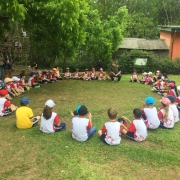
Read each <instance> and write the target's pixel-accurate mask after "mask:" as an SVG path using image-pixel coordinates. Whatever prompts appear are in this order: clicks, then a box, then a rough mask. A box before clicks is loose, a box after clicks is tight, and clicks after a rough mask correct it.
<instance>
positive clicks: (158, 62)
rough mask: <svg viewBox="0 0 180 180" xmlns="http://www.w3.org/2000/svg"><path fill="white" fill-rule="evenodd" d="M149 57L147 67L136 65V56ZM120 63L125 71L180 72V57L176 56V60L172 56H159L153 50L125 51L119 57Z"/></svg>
mask: <svg viewBox="0 0 180 180" xmlns="http://www.w3.org/2000/svg"><path fill="white" fill-rule="evenodd" d="M137 57H139V58H147V65H146V66H145V67H138V66H134V58H137ZM117 62H118V64H119V65H120V66H121V67H122V69H123V73H125V74H126V73H132V72H133V70H137V71H138V72H139V73H141V72H143V71H146V72H148V71H151V72H156V70H158V69H159V70H160V71H161V72H163V73H168V74H179V69H180V59H179V58H176V59H175V60H174V61H172V60H171V58H170V57H164V58H159V57H158V56H157V55H155V54H153V53H152V52H148V51H143V50H131V51H126V52H124V54H123V55H120V56H119V57H118V58H117Z"/></svg>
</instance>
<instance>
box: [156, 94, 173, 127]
mask: <svg viewBox="0 0 180 180" xmlns="http://www.w3.org/2000/svg"><path fill="white" fill-rule="evenodd" d="M170 103H171V101H170V100H169V99H168V98H165V97H163V98H162V99H161V104H162V108H161V109H160V110H159V112H158V118H159V120H160V121H161V122H160V126H159V127H161V128H173V127H174V116H173V111H172V110H171V109H170V107H169V104H170Z"/></svg>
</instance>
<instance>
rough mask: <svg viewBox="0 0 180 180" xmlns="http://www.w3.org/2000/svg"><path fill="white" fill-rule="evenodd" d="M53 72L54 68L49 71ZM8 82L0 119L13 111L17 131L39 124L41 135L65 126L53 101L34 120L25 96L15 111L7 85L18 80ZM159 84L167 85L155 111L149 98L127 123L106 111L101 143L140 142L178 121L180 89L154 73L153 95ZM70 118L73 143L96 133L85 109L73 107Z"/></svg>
mask: <svg viewBox="0 0 180 180" xmlns="http://www.w3.org/2000/svg"><path fill="white" fill-rule="evenodd" d="M55 70H56V69H54V70H53V71H55ZM67 72H68V71H67ZM44 74H46V73H44ZM35 75H36V74H35V73H34V72H31V73H30V78H29V81H28V84H25V82H23V81H21V82H20V83H22V92H23V90H26V88H28V87H33V85H34V82H33V81H32V80H33V79H34V77H35ZM24 76H25V74H23V73H21V75H20V78H21V80H22V79H25V77H24ZM65 76H66V75H65ZM69 77H70V76H69ZM160 77H161V78H160ZM16 78H17V77H16ZM9 79H10V78H9ZM12 80H13V81H9V82H8V81H7V78H6V79H5V81H6V84H5V83H4V82H0V116H5V115H8V114H10V113H12V112H13V111H16V125H17V127H18V128H19V129H27V128H31V127H33V126H35V125H37V124H38V122H39V121H40V130H41V131H42V132H44V133H54V132H58V131H61V130H63V129H64V128H65V127H66V124H65V123H63V122H60V119H59V117H58V115H57V113H55V112H54V107H55V103H54V101H53V100H48V101H46V102H45V107H44V109H43V112H42V114H41V116H36V117H34V114H33V111H32V109H31V108H29V104H30V100H29V99H28V98H27V97H23V98H21V99H20V105H21V106H20V107H19V108H17V107H16V106H14V105H12V104H11V103H10V101H9V100H8V96H9V94H8V92H9V86H11V83H12V82H13V83H16V81H18V82H19V81H20V80H19V79H15V78H12ZM56 80H58V79H56ZM42 81H43V79H42ZM162 82H166V83H167V87H168V89H167V91H163V94H162V95H163V96H164V97H163V98H162V99H161V104H162V106H161V107H160V108H159V109H158V110H157V109H156V107H154V103H155V101H154V98H153V97H147V98H146V99H145V103H144V104H143V106H142V109H138V108H136V109H134V110H133V115H134V120H133V121H130V120H129V119H128V118H126V117H124V116H122V117H120V118H119V119H118V120H116V118H117V114H118V113H117V111H116V110H115V109H114V108H110V109H108V111H107V114H108V118H109V122H106V123H105V124H104V126H103V128H102V130H99V131H98V134H99V136H100V138H101V140H102V141H103V142H104V143H106V144H109V145H117V144H120V141H121V134H125V135H126V136H127V137H129V138H131V139H134V140H135V141H144V140H145V139H146V137H147V135H148V134H147V128H148V129H157V128H158V127H161V128H167V129H172V128H173V127H174V125H175V123H176V122H178V121H179V112H178V110H179V109H180V108H178V107H179V104H178V103H179V98H178V94H176V92H177V89H179V90H180V87H179V86H178V87H177V88H176V86H175V82H174V81H169V80H168V79H167V76H166V77H164V76H163V75H161V74H160V73H159V71H157V73H156V76H154V77H153V83H152V85H153V90H154V91H155V92H156V91H157V92H161V91H160V90H162V89H160V86H162ZM30 83H31V84H30ZM17 87H18V86H17ZM9 93H10V92H9ZM15 93H19V92H18V91H17V92H16V90H15V92H14V94H15ZM71 116H72V138H73V139H75V140H77V141H86V140H87V139H89V138H90V137H91V136H92V135H93V134H94V133H95V132H96V128H95V127H93V126H92V115H91V113H90V112H89V111H88V109H87V107H86V106H84V105H79V106H77V108H76V110H75V111H74V112H71ZM127 124H129V125H127Z"/></svg>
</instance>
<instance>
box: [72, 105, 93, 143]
mask: <svg viewBox="0 0 180 180" xmlns="http://www.w3.org/2000/svg"><path fill="white" fill-rule="evenodd" d="M71 115H72V116H74V117H73V118H72V138H73V139H74V140H76V141H81V142H82V141H86V140H87V139H89V138H90V137H92V136H93V134H94V133H95V132H96V128H95V127H93V126H92V115H91V113H89V112H88V109H87V108H86V106H84V105H79V106H78V107H77V108H76V111H74V113H72V112H71ZM86 115H87V116H88V118H86V117H85V116H86Z"/></svg>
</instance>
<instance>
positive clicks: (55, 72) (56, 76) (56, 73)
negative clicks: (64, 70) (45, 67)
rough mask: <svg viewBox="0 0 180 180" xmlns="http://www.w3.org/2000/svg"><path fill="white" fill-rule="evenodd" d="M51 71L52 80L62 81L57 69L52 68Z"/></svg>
mask: <svg viewBox="0 0 180 180" xmlns="http://www.w3.org/2000/svg"><path fill="white" fill-rule="evenodd" d="M52 70H53V74H52V75H53V78H55V79H56V80H62V77H61V75H60V73H59V69H58V67H57V68H53V69H52Z"/></svg>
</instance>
